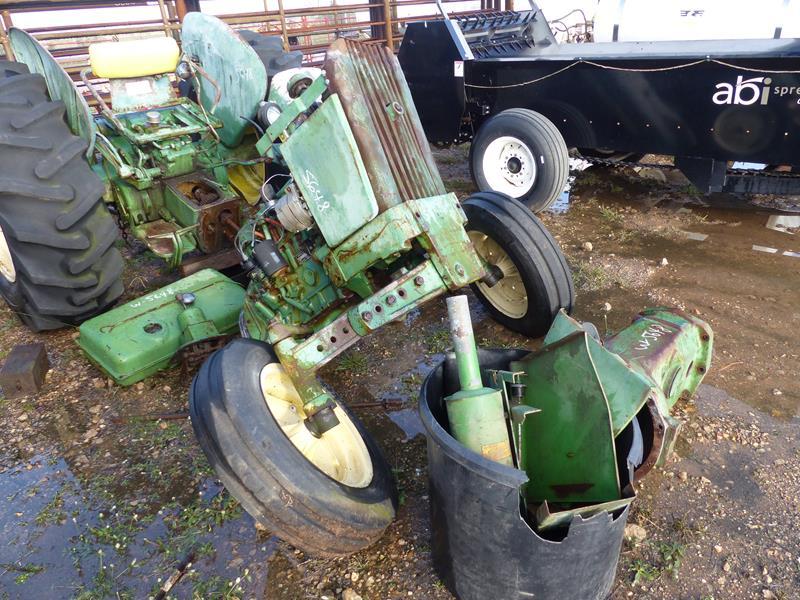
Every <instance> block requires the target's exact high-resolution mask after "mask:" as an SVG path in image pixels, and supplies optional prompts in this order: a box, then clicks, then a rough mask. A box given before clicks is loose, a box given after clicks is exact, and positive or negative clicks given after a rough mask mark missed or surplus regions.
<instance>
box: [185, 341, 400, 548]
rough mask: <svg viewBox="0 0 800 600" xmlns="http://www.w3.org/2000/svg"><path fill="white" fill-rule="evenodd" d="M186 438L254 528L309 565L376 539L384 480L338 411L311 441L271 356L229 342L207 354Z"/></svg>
mask: <svg viewBox="0 0 800 600" xmlns="http://www.w3.org/2000/svg"><path fill="white" fill-rule="evenodd" d="M189 408H190V413H191V417H192V426H193V427H194V431H195V435H196V436H197V439H198V441H199V443H200V446H201V447H202V449H203V451H204V452H205V455H206V457H207V458H208V460H209V462H210V463H211V465H212V466H213V467H214V469H215V471H216V472H217V475H218V476H219V478H220V480H221V481H222V483H223V484H224V485H225V487H226V488H227V489H228V491H229V492H230V493H231V494H232V495H233V496H234V497H235V498H236V499H237V500H239V502H240V503H241V504H242V506H243V507H244V508H245V510H247V512H248V513H250V515H251V516H252V517H253V518H254V519H255V520H256V521H257V522H259V523H260V524H261V525H263V526H264V527H266V528H267V529H269V530H270V531H271V532H273V533H275V534H276V535H278V536H279V537H281V538H283V539H284V540H286V541H288V542H290V543H291V544H293V545H294V546H296V547H297V548H300V549H302V550H305V551H307V552H309V553H311V554H314V555H317V556H325V557H333V556H342V555H347V554H352V553H353V552H356V551H358V550H361V549H363V548H366V547H367V546H369V545H371V544H372V543H373V542H375V541H376V540H377V539H378V538H380V537H381V535H382V534H383V531H384V530H385V529H386V527H387V526H388V525H389V524H390V523H391V522H392V520H393V519H394V514H395V507H396V498H395V492H394V485H393V480H392V476H391V471H390V469H389V467H388V465H387V463H386V461H385V460H384V458H383V457H382V456H381V453H380V450H379V449H378V446H377V444H376V443H375V441H374V440H373V439H372V437H371V436H370V435H369V433H367V431H366V430H365V429H364V427H363V426H362V425H361V424H360V423H359V422H358V421H357V420H356V418H355V417H354V416H353V415H352V414H350V412H349V411H348V410H347V408H346V407H345V406H344V405H343V404H338V406H337V407H336V409H335V413H336V416H337V417H338V419H339V424H338V425H337V426H336V427H334V428H332V429H330V430H329V431H327V432H325V433H324V434H322V436H320V437H317V436H315V435H314V434H312V433H311V432H310V431H309V430H308V429H307V428H306V426H305V422H304V414H303V403H302V400H301V399H300V396H299V395H298V394H297V390H296V389H295V387H294V384H293V383H292V380H291V379H290V378H289V376H288V375H287V374H286V372H285V371H284V369H283V366H282V365H281V364H280V363H279V362H278V361H277V359H276V357H275V355H274V353H273V352H272V349H271V348H270V347H269V346H268V345H266V344H264V343H262V342H258V341H255V340H246V339H238V340H235V341H233V342H231V343H230V344H229V345H228V346H226V347H225V348H224V349H222V350H220V351H218V352H216V353H215V354H213V355H212V356H211V357H210V358H209V359H208V360H207V361H206V362H205V363H204V364H203V366H202V367H201V369H200V371H199V372H198V374H197V376H196V377H195V379H194V381H193V382H192V387H191V390H190V392H189Z"/></svg>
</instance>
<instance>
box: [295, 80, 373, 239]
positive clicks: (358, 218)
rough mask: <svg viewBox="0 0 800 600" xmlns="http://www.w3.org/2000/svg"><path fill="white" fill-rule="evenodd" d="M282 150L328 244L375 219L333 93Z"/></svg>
mask: <svg viewBox="0 0 800 600" xmlns="http://www.w3.org/2000/svg"><path fill="white" fill-rule="evenodd" d="M312 148H313V149H314V151H313V152H310V151H309V149H312ZM280 151H281V154H282V155H283V158H284V160H285V161H286V164H287V165H288V166H289V169H290V170H291V172H292V174H293V175H294V177H295V183H296V184H297V187H298V188H299V189H300V191H301V192H302V194H303V199H304V200H305V201H306V204H307V205H308V209H309V210H310V211H311V214H312V215H313V216H314V220H315V221H316V224H317V226H318V227H319V229H320V231H321V232H322V235H323V236H324V237H325V241H326V242H327V243H328V245H329V246H331V247H335V246H338V245H339V244H340V243H341V242H342V241H344V240H345V239H346V238H347V237H348V236H349V235H350V234H352V233H354V232H356V231H357V230H358V229H359V228H361V227H362V226H364V225H365V224H367V223H369V222H370V221H371V220H372V219H374V218H375V217H376V216H377V214H378V203H377V201H376V200H375V194H374V193H373V191H372V186H371V185H370V183H369V179H368V177H367V171H366V169H365V168H364V162H363V161H362V160H361V154H360V153H359V151H358V147H357V146H356V142H355V139H353V133H352V131H351V130H350V126H349V125H348V123H347V118H346V117H345V114H344V111H343V110H342V105H341V102H340V101H339V97H338V96H337V95H336V94H333V95H331V96H330V97H329V98H328V99H327V100H325V102H323V103H322V105H321V106H320V107H319V108H318V109H317V110H315V111H314V113H313V114H312V115H311V116H310V117H309V118H308V120H307V121H305V122H304V123H303V124H302V125H300V127H298V128H297V129H296V130H295V131H294V132H292V134H291V135H290V136H289V137H288V138H287V139H286V141H285V142H283V143H282V144H281V146H280Z"/></svg>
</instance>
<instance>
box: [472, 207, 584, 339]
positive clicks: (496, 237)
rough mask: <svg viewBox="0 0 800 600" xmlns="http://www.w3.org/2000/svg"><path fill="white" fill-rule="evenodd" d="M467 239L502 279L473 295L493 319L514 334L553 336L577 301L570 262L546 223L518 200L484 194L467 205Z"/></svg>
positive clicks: (481, 285)
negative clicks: (559, 318) (552, 328)
mask: <svg viewBox="0 0 800 600" xmlns="http://www.w3.org/2000/svg"><path fill="white" fill-rule="evenodd" d="M462 206H463V208H464V212H465V213H466V214H467V219H468V222H467V225H466V229H467V234H468V235H469V237H470V240H472V244H473V246H474V247H475V251H476V252H477V253H478V254H479V255H480V256H481V258H483V259H484V261H486V262H487V263H488V264H489V265H491V267H492V268H493V269H495V270H496V271H499V273H498V275H499V274H502V278H500V280H499V281H498V282H497V283H495V284H494V285H493V286H489V285H487V284H486V283H483V282H478V283H474V284H472V290H473V291H474V292H475V294H476V295H477V296H478V298H479V299H480V301H481V302H482V303H483V304H484V306H485V307H486V309H487V310H488V311H489V314H491V315H492V317H493V318H494V319H495V320H496V321H497V322H498V323H500V324H502V325H504V326H505V327H508V328H509V329H511V330H512V331H516V332H517V333H521V334H523V335H527V336H529V337H540V336H542V335H544V334H545V333H547V330H548V329H549V328H550V325H551V324H552V322H553V319H554V318H555V316H556V314H557V313H558V311H559V310H561V309H562V308H563V309H564V310H566V311H567V312H568V313H569V312H571V311H572V305H573V304H574V302H575V288H574V286H573V283H572V273H571V272H570V269H569V265H568V264H567V260H566V258H565V257H564V254H563V253H562V252H561V248H559V246H558V242H556V241H555V240H554V239H553V236H551V235H550V233H549V232H548V231H547V229H546V228H545V226H544V224H543V223H542V222H541V221H540V220H539V219H538V218H537V217H536V216H535V215H534V214H533V213H531V211H530V210H528V209H527V208H526V207H525V206H524V205H522V204H521V203H520V202H518V201H517V200H514V199H513V198H509V197H508V196H505V195H503V194H498V193H496V192H478V193H477V194H473V195H472V196H470V197H469V198H467V199H466V200H465V201H464V203H463V205H462Z"/></svg>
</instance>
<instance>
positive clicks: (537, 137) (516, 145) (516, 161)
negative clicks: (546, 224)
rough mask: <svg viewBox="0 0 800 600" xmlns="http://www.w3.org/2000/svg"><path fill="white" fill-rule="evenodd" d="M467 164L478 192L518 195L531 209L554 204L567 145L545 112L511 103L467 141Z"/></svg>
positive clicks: (563, 177) (564, 173) (566, 165)
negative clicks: (510, 106) (468, 149)
mask: <svg viewBox="0 0 800 600" xmlns="http://www.w3.org/2000/svg"><path fill="white" fill-rule="evenodd" d="M469 160H470V169H471V171H472V179H473V180H474V181H475V185H476V186H477V188H478V189H479V190H481V191H482V192H488V191H494V192H500V193H501V194H505V195H507V196H511V197H512V198H516V199H517V200H519V201H520V202H522V203H523V204H525V205H526V206H527V207H528V208H530V209H531V210H532V211H533V212H541V211H543V210H545V209H546V208H547V207H549V206H550V205H552V204H553V202H555V201H556V199H557V198H558V197H559V195H561V192H563V191H564V188H565V187H566V185H567V177H568V176H569V151H568V150H567V145H566V143H565V142H564V138H563V137H562V136H561V132H559V131H558V128H557V127H556V126H555V125H553V123H552V122H551V121H550V120H549V119H547V117H545V116H544V115H541V114H539V113H537V112H534V111H532V110H528V109H525V108H511V109H508V110H504V111H502V112H499V113H497V114H496V115H494V116H493V117H491V118H490V119H489V120H487V121H486V122H485V123H484V124H483V125H481V127H480V129H478V133H477V134H476V135H475V138H474V139H473V140H472V146H471V147H470V159H469Z"/></svg>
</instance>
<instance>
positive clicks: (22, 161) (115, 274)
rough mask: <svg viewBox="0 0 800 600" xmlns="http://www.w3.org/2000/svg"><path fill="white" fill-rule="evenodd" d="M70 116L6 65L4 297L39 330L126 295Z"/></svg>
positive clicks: (1, 117)
mask: <svg viewBox="0 0 800 600" xmlns="http://www.w3.org/2000/svg"><path fill="white" fill-rule="evenodd" d="M64 110H65V109H64V104H63V103H62V102H52V101H50V99H49V97H48V95H47V88H46V85H45V81H44V79H43V78H42V76H41V75H33V74H30V73H28V69H27V67H26V66H25V65H23V64H21V63H12V62H5V61H0V294H2V296H3V298H4V299H5V300H6V302H7V303H8V305H9V306H10V307H11V309H12V310H13V311H14V312H15V313H16V314H17V315H18V316H19V318H20V319H21V320H22V322H23V323H25V325H27V326H28V327H29V328H30V329H32V330H33V331H42V330H45V329H57V328H59V327H63V326H64V325H76V324H78V323H80V322H81V321H83V320H85V319H87V318H89V317H91V316H93V315H95V314H97V313H99V312H102V311H103V310H104V309H105V308H106V307H107V306H109V305H110V304H112V303H113V302H114V301H115V300H116V299H117V298H118V297H119V296H120V294H121V293H122V291H123V288H122V282H121V280H120V276H121V274H122V267H123V264H122V256H121V255H120V253H119V251H118V250H117V249H116V248H115V247H114V241H115V240H116V239H117V237H118V233H119V232H118V231H117V226H116V224H115V223H114V220H113V219H112V218H111V214H110V213H109V212H108V209H107V208H106V206H105V204H104V202H103V198H102V196H103V193H104V191H105V188H104V185H103V182H102V181H100V179H99V178H98V177H97V176H96V175H95V174H94V173H93V172H92V170H91V169H90V168H89V165H88V163H87V162H86V159H85V158H84V153H85V152H86V142H84V141H83V140H81V139H79V138H77V137H75V136H74V135H72V134H71V133H70V131H69V128H68V127H67V124H66V122H65V121H64Z"/></svg>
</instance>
